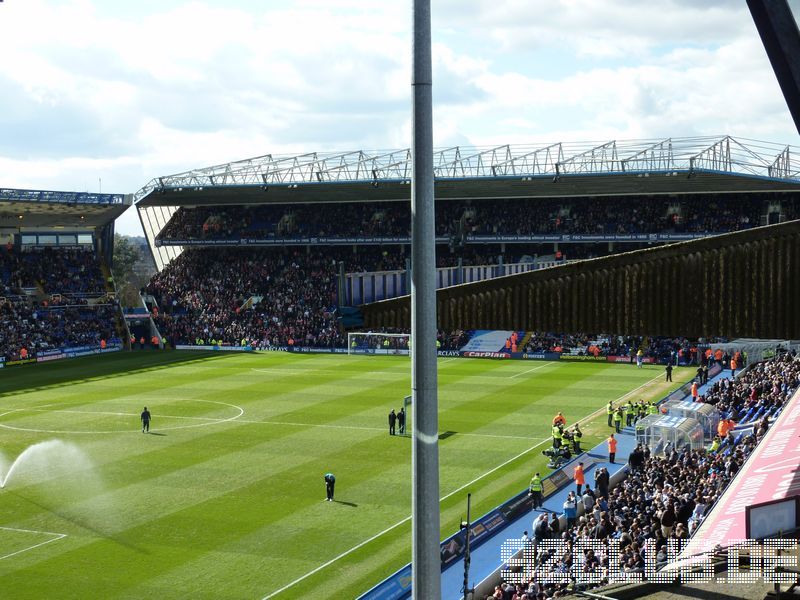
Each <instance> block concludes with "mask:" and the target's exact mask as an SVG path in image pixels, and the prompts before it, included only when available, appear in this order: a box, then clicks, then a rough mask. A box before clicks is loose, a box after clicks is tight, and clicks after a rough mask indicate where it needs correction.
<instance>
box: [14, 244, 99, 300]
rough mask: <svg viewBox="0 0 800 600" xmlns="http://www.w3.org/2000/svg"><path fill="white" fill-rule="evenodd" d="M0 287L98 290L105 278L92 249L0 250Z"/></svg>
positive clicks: (51, 291)
mask: <svg viewBox="0 0 800 600" xmlns="http://www.w3.org/2000/svg"><path fill="white" fill-rule="evenodd" d="M0 286H2V288H0V291H3V292H4V295H7V294H15V293H19V290H20V289H22V288H38V287H40V286H41V289H42V290H43V291H44V292H45V293H47V294H89V295H91V294H102V293H103V292H104V291H105V281H104V278H103V274H102V272H101V270H100V264H99V263H98V261H97V257H96V256H95V254H94V252H93V251H92V250H83V249H71V248H42V249H36V250H30V251H26V252H16V251H13V250H9V249H3V250H0Z"/></svg>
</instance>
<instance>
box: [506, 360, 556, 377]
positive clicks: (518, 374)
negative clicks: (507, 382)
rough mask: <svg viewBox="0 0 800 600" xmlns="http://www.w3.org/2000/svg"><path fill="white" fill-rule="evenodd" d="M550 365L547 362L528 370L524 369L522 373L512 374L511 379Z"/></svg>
mask: <svg viewBox="0 0 800 600" xmlns="http://www.w3.org/2000/svg"><path fill="white" fill-rule="evenodd" d="M555 364H558V363H555ZM548 366H550V365H549V363H545V364H543V365H539V366H538V367H533V368H532V369H528V370H527V371H522V372H521V373H517V374H515V375H512V376H511V377H510V378H509V379H514V378H515V377H519V376H520V375H525V374H526V373H531V372H533V371H538V370H539V369H544V368H545V367H548Z"/></svg>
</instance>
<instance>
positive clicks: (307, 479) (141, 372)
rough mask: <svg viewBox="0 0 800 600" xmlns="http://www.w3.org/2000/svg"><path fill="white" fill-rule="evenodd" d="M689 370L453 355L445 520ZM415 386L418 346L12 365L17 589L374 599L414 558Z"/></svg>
mask: <svg viewBox="0 0 800 600" xmlns="http://www.w3.org/2000/svg"><path fill="white" fill-rule="evenodd" d="M690 376H691V371H690V370H688V369H686V370H676V372H675V383H674V384H665V383H663V382H662V380H663V369H662V368H661V367H646V368H644V369H641V370H640V369H636V368H635V367H634V366H632V365H627V364H624V365H614V364H605V363H600V364H588V363H569V362H524V361H513V362H512V361H508V362H506V361H492V360H465V359H440V360H439V415H440V416H439V431H440V432H441V434H440V439H441V441H440V463H441V470H440V472H441V477H440V480H441V498H442V501H441V517H442V536H443V537H444V536H447V535H449V534H450V533H452V532H453V531H455V529H456V527H457V525H458V523H459V520H460V519H461V517H462V516H463V514H464V512H465V503H466V495H467V493H468V492H471V493H472V498H473V513H472V514H473V515H480V514H483V513H485V512H487V511H488V510H490V509H491V508H493V507H494V506H496V505H497V504H499V503H501V502H502V501H504V500H505V499H507V498H509V497H510V496H512V495H514V494H516V493H517V492H519V491H520V490H521V489H523V488H524V487H525V486H526V485H527V483H528V480H529V479H530V476H531V474H532V472H533V471H534V470H541V471H543V472H544V471H545V470H546V469H545V468H544V464H545V460H544V458H545V457H543V456H542V454H541V451H542V450H543V449H545V447H546V445H548V442H547V441H546V440H547V435H548V433H549V430H550V422H551V420H552V417H553V415H554V414H555V412H556V411H558V410H561V411H563V412H564V414H565V415H566V416H567V418H568V420H569V423H570V424H572V423H573V422H575V421H576V420H578V419H582V420H583V422H584V423H585V424H586V426H585V427H584V430H585V432H586V434H587V435H586V437H585V438H584V439H585V441H586V442H587V443H586V444H585V445H586V446H588V445H592V444H594V443H597V441H599V440H600V439H602V438H604V437H605V436H606V435H607V428H606V426H605V414H604V413H605V410H604V406H605V404H606V403H607V402H608V401H609V400H617V399H621V398H623V397H627V398H633V399H638V398H650V397H655V396H661V395H663V394H664V393H665V392H666V391H667V390H668V389H671V388H672V387H674V386H677V385H678V384H679V382H680V381H683V380H686V379H688V378H689V377H690ZM667 386H669V388H668V387H667ZM409 388H410V363H409V360H408V358H405V357H366V356H359V357H349V356H344V355H297V354H283V353H264V354H233V353H230V354H222V353H215V354H210V353H197V352H170V353H159V352H152V353H148V352H141V353H124V354H122V353H121V354H115V355H105V356H102V357H91V358H83V359H75V360H68V361H62V362H59V363H51V364H40V365H35V366H30V367H23V368H6V369H3V370H0V450H1V451H2V454H3V455H4V457H5V458H4V460H3V462H4V463H5V465H3V466H2V467H1V470H0V475H2V477H4V478H5V477H6V475H8V477H7V479H6V481H5V487H4V488H3V489H0V596H1V597H3V598H15V599H21V598H81V599H85V598H136V599H137V600H140V599H142V598H159V599H171V598H193V599H196V598H209V599H212V598H213V599H217V600H218V599H226V598H231V599H233V598H235V599H240V598H241V599H256V600H260V599H262V598H273V597H274V598H305V597H308V598H312V597H313V598H355V597H356V596H358V595H359V594H360V593H362V592H364V591H366V590H367V589H369V588H370V587H371V586H372V585H374V584H376V583H378V582H379V581H380V580H382V579H383V578H385V577H386V576H388V575H389V574H391V573H392V572H393V571H394V570H396V569H398V568H399V567H401V566H403V565H404V564H406V563H407V562H408V561H409V557H410V546H411V533H410V531H411V528H410V525H411V524H410V493H411V479H410V469H411V468H410V457H411V440H410V438H407V437H400V436H395V437H392V436H389V435H388V425H387V415H388V412H389V410H390V409H391V408H394V409H399V408H400V406H401V405H402V399H403V396H405V395H407V394H408V393H409ZM144 406H147V407H148V408H149V409H150V411H151V413H152V415H153V421H152V427H151V432H150V434H149V435H143V434H142V433H141V427H140V424H139V414H140V412H141V411H142V408H143V407H144ZM598 411H599V412H598ZM26 449H27V450H26ZM17 457H20V459H19V461H17V462H16V464H15V466H14V467H13V470H12V471H10V472H9V471H8V465H9V464H11V463H13V462H14V461H15V459H17ZM327 471H332V472H333V473H334V474H335V475H336V478H337V483H336V502H330V503H329V502H324V501H323V500H324V498H325V488H324V482H323V474H324V473H325V472H327Z"/></svg>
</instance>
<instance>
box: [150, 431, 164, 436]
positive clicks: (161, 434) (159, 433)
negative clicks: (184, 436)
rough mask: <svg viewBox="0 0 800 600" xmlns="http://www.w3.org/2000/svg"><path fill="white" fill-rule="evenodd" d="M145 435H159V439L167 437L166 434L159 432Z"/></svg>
mask: <svg viewBox="0 0 800 600" xmlns="http://www.w3.org/2000/svg"><path fill="white" fill-rule="evenodd" d="M147 433H149V434H150V435H159V436H161V437H167V434H166V433H161V432H160V431H148V432H147Z"/></svg>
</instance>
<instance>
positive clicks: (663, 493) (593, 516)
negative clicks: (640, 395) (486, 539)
mask: <svg viewBox="0 0 800 600" xmlns="http://www.w3.org/2000/svg"><path fill="white" fill-rule="evenodd" d="M724 381H725V383H724V384H720V385H719V386H715V387H714V390H713V392H709V396H712V395H713V396H714V397H716V398H717V404H718V406H722V405H723V403H724V402H728V403H729V406H730V408H731V409H736V408H737V407H738V410H739V411H741V410H742V409H743V408H745V405H746V403H747V402H756V403H763V405H764V406H782V403H784V402H785V401H786V400H787V399H788V398H789V397H790V396H791V394H792V393H793V392H794V390H795V389H796V388H797V386H798V384H800V361H798V359H797V356H796V355H795V354H794V353H792V354H788V353H787V354H785V355H783V356H779V357H776V358H774V359H771V360H768V361H765V362H763V363H760V364H758V365H755V366H754V367H753V368H752V369H751V370H750V371H749V372H748V373H746V374H745V375H743V376H741V377H739V378H737V379H725V380H724ZM753 390H755V393H754V392H753ZM738 414H740V413H738ZM769 424H770V421H769V420H768V419H764V420H763V421H762V422H760V423H759V424H758V426H757V427H755V428H753V429H752V430H751V432H749V433H747V434H746V435H742V436H737V441H735V442H733V441H731V443H730V444H729V445H728V447H727V448H725V449H724V451H723V449H722V448H720V449H719V450H717V451H706V450H691V449H689V448H672V449H670V450H669V451H668V452H667V453H666V454H665V455H659V456H656V455H651V454H650V451H649V449H648V448H646V447H644V448H642V447H637V449H636V450H635V451H634V452H633V453H632V454H631V457H630V459H629V466H630V471H629V474H628V475H627V477H626V478H625V479H623V480H622V481H621V482H620V483H619V484H618V485H617V486H616V487H614V488H613V489H610V490H608V491H607V485H603V483H602V481H601V482H598V483H596V485H595V487H594V489H591V487H589V486H587V490H586V491H585V492H582V495H581V496H576V494H575V492H570V494H569V497H568V498H567V500H566V501H565V502H564V513H563V515H564V516H563V518H562V519H559V518H558V515H556V514H552V515H548V514H547V513H543V514H542V515H539V516H538V517H537V518H536V520H535V521H534V523H533V539H531V540H530V544H531V545H532V546H534V547H535V546H536V545H537V544H538V542H540V541H541V540H543V539H547V538H551V539H553V538H554V539H560V540H561V541H562V545H561V551H560V552H548V551H547V550H543V551H541V552H538V553H535V554H536V556H535V558H533V559H532V560H533V561H534V565H535V567H536V568H537V571H536V572H537V575H536V576H534V577H532V578H530V579H529V580H528V581H527V582H526V583H525V584H512V583H501V585H499V586H498V587H497V588H496V589H495V593H494V594H492V595H489V596H486V600H491V599H498V600H500V599H502V600H529V599H536V600H543V599H545V598H552V597H560V596H566V595H568V594H570V593H572V592H574V591H576V590H577V589H586V587H589V586H587V585H581V584H580V582H576V581H574V580H573V579H572V578H571V577H570V571H571V569H572V567H573V564H574V559H575V557H574V554H573V552H574V551H577V550H576V544H577V542H578V541H579V540H596V541H599V542H600V543H601V544H602V549H601V550H600V551H599V552H594V551H588V552H586V553H585V554H584V556H583V561H582V562H583V566H582V571H583V572H584V573H586V574H592V575H598V576H600V577H601V578H606V579H607V578H608V576H609V572H615V573H622V574H627V573H630V574H644V572H645V563H646V561H649V562H651V563H652V562H654V563H655V564H656V565H658V566H661V565H663V564H664V563H665V562H666V561H667V558H668V557H667V544H668V541H669V540H676V541H681V542H682V541H685V540H687V539H689V537H690V536H691V535H692V534H693V533H694V532H695V531H696V530H697V528H698V527H699V525H700V524H701V523H702V522H703V519H704V518H705V516H706V515H707V514H708V513H709V512H710V510H711V508H712V507H713V505H714V503H715V502H716V501H717V500H718V499H719V498H720V496H721V495H722V494H723V492H724V491H725V489H726V488H727V486H728V484H729V483H730V482H731V480H732V479H733V478H734V476H735V475H736V473H737V472H738V471H739V469H741V467H742V465H743V464H744V462H745V461H746V460H747V457H748V456H749V455H750V453H751V452H752V451H753V449H754V448H755V446H756V444H757V443H758V441H759V440H760V439H761V438H763V436H764V435H765V434H766V432H767V430H768V427H769ZM730 436H731V440H734V437H733V433H731V434H730ZM606 492H607V493H606ZM580 507H582V508H583V515H582V516H580V517H578V512H579V511H578V509H579V508H580ZM611 544H617V545H618V547H619V549H620V550H619V553H617V554H614V553H612V552H610V551H609V548H610V545H611ZM648 550H650V551H651V552H653V554H654V555H652V556H651V555H648V554H647V551H648ZM612 559H614V560H616V561H618V562H617V563H616V564H611V562H610V561H611V560H612Z"/></svg>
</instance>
